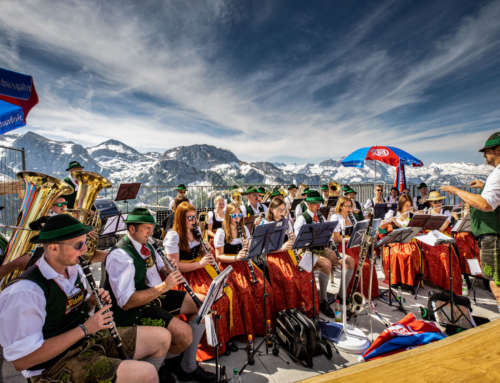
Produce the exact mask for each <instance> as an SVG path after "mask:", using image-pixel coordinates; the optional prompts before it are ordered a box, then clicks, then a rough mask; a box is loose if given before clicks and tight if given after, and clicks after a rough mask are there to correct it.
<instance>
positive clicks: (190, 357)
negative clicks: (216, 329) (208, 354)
mask: <svg viewBox="0 0 500 383" xmlns="http://www.w3.org/2000/svg"><path fill="white" fill-rule="evenodd" d="M189 325H190V326H191V328H192V330H193V342H192V343H191V345H190V346H189V347H188V348H187V349H186V350H185V351H184V354H183V355H182V360H181V367H182V370H183V371H185V372H188V373H189V372H193V371H194V370H195V369H196V367H197V364H196V350H198V344H199V343H200V340H201V337H202V336H203V333H204V332H205V324H204V323H200V324H198V323H196V319H193V320H192V321H191V322H189Z"/></svg>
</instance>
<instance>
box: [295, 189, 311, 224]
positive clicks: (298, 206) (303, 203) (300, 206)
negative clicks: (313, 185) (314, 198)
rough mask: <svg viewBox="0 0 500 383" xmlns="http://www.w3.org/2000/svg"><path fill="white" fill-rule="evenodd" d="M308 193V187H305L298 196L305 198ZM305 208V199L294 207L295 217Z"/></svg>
mask: <svg viewBox="0 0 500 383" xmlns="http://www.w3.org/2000/svg"><path fill="white" fill-rule="evenodd" d="M308 193H309V188H308V187H305V188H304V190H303V191H302V193H301V194H300V198H303V199H305V198H306V197H307V194H308ZM306 210H307V204H306V203H305V201H302V202H300V203H299V204H298V205H297V206H296V207H295V212H294V215H295V219H297V217H300V216H301V215H302V213H303V212H305V211H306Z"/></svg>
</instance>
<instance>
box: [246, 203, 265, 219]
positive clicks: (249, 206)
mask: <svg viewBox="0 0 500 383" xmlns="http://www.w3.org/2000/svg"><path fill="white" fill-rule="evenodd" d="M245 208H246V209H247V217H253V216H254V215H255V211H254V210H253V208H252V206H251V205H250V204H248V205H245ZM259 212H260V213H264V207H263V206H262V205H260V206H259Z"/></svg>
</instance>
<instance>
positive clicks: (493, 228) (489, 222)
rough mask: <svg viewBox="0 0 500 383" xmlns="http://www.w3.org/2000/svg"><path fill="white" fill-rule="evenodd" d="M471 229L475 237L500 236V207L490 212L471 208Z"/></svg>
mask: <svg viewBox="0 0 500 383" xmlns="http://www.w3.org/2000/svg"><path fill="white" fill-rule="evenodd" d="M470 228H471V231H472V234H473V235H474V237H476V238H477V237H479V236H480V235H485V234H500V206H499V207H497V208H496V209H495V210H493V211H490V212H485V211H481V210H479V209H476V208H473V207H472V206H471V208H470Z"/></svg>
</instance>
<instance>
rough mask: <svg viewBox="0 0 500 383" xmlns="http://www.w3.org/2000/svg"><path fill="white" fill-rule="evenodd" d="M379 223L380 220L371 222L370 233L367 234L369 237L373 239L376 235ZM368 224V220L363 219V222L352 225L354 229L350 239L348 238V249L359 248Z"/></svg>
mask: <svg viewBox="0 0 500 383" xmlns="http://www.w3.org/2000/svg"><path fill="white" fill-rule="evenodd" d="M381 222H382V220H381V219H374V220H373V226H372V232H371V233H369V235H370V236H371V237H375V236H376V235H377V230H378V228H379V227H380V224H381ZM369 223H370V220H369V219H365V220H363V221H358V222H356V225H354V228H353V230H352V234H351V237H350V238H349V242H348V243H347V247H348V248H349V249H350V248H351V247H359V246H361V242H362V240H363V236H364V235H365V233H366V229H368V225H369Z"/></svg>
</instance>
